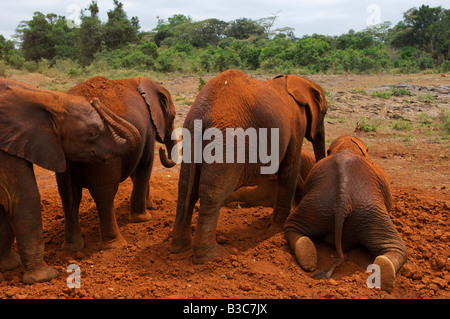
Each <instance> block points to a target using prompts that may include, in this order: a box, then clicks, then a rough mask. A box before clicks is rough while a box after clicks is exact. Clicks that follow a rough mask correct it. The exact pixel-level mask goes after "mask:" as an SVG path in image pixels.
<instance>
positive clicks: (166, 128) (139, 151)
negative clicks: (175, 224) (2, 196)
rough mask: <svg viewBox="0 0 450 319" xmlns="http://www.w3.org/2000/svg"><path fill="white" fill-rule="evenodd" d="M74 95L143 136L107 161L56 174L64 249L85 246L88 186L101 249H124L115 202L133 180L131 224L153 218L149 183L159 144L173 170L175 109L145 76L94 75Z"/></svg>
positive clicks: (75, 164)
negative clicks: (83, 206) (82, 209)
mask: <svg viewBox="0 0 450 319" xmlns="http://www.w3.org/2000/svg"><path fill="white" fill-rule="evenodd" d="M68 92H69V93H71V94H75V95H79V96H82V97H85V98H88V99H90V98H93V97H96V98H98V99H99V101H101V102H102V103H103V104H104V105H105V107H106V109H107V110H108V112H109V113H111V114H117V115H118V116H120V117H122V118H123V119H125V120H126V121H128V122H130V123H131V124H132V125H134V126H135V127H136V128H137V130H138V131H139V133H140V140H139V147H138V148H136V149H135V150H133V151H130V152H127V153H123V154H122V156H120V157H115V158H113V159H111V160H109V161H107V162H103V163H84V162H78V161H71V162H70V163H69V164H68V168H67V171H66V172H64V173H58V174H56V179H57V183H58V189H59V193H60V196H61V200H62V204H63V209H64V221H65V234H64V244H63V250H69V251H78V250H81V249H83V248H84V240H83V236H82V233H81V227H80V223H79V206H80V201H81V197H82V189H83V188H87V189H88V190H89V192H90V194H91V196H92V198H93V200H94V202H95V204H96V207H97V211H98V215H99V219H100V237H101V242H100V248H101V249H111V248H122V247H126V245H127V241H126V240H125V239H124V238H123V236H122V235H121V234H120V232H119V227H118V225H117V220H116V216H115V210H114V198H115V195H116V193H117V191H118V188H119V184H120V183H121V182H123V181H124V180H125V179H126V178H128V177H131V179H132V182H133V190H132V194H131V199H130V206H131V211H130V214H129V216H128V219H129V221H130V222H144V221H148V220H149V219H150V218H151V214H150V213H149V212H148V211H147V210H146V209H147V208H150V207H151V200H150V195H149V193H150V186H149V179H150V175H151V171H152V166H153V159H154V150H155V141H158V142H159V143H163V144H164V145H165V147H166V148H167V149H168V150H169V158H167V156H166V153H165V152H164V151H162V149H160V152H159V155H160V159H161V162H162V164H163V165H165V166H166V167H173V166H174V165H175V162H173V161H172V160H171V158H170V154H171V152H170V151H171V149H172V147H173V146H174V145H175V141H173V140H172V139H171V134H172V130H173V128H174V119H175V107H174V104H173V102H172V98H171V95H170V93H169V91H168V90H166V89H165V88H164V87H162V86H161V85H159V84H158V83H156V82H155V81H152V80H150V79H148V78H146V77H140V78H137V77H133V78H125V79H117V80H109V79H107V78H105V77H101V76H96V77H92V78H90V79H88V80H87V81H85V82H83V83H80V84H78V85H76V86H74V87H72V88H71V89H70V90H69V91H68Z"/></svg>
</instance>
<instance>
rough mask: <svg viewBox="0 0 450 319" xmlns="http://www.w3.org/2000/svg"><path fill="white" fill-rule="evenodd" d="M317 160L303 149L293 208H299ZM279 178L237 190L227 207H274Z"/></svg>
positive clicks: (272, 178)
mask: <svg viewBox="0 0 450 319" xmlns="http://www.w3.org/2000/svg"><path fill="white" fill-rule="evenodd" d="M315 163H316V160H315V158H314V154H313V153H312V152H310V151H307V150H305V149H304V148H302V151H301V165H300V175H299V177H298V182H297V188H296V191H295V195H294V200H293V202H292V208H295V207H297V205H298V204H299V203H300V200H301V198H302V189H303V184H304V182H305V180H306V177H307V176H308V174H309V172H310V171H311V169H312V168H313V166H314V164H315ZM276 189H277V177H276V176H271V177H270V178H268V179H267V180H264V181H262V182H261V184H258V185H256V186H242V187H241V188H239V189H237V190H235V191H234V192H233V194H231V196H230V198H229V199H228V200H227V203H226V206H230V205H232V204H235V203H239V204H241V205H243V206H247V207H252V206H266V207H273V205H274V204H275V199H276Z"/></svg>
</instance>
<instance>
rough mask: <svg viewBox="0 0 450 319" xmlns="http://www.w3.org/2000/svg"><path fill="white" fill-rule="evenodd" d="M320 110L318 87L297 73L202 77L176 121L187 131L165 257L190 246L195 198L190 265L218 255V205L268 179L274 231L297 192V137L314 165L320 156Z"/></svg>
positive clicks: (323, 107)
mask: <svg viewBox="0 0 450 319" xmlns="http://www.w3.org/2000/svg"><path fill="white" fill-rule="evenodd" d="M326 111H327V102H326V99H325V95H324V93H323V90H322V88H321V87H320V86H318V85H317V84H315V83H313V82H311V81H308V80H306V79H304V78H301V77H298V76H294V75H287V76H277V77H276V78H274V79H272V80H269V81H258V80H256V79H253V78H250V77H249V76H247V75H246V74H244V73H243V72H241V71H238V70H228V71H225V72H223V73H221V74H220V75H218V76H217V77H215V78H213V79H212V80H210V81H209V82H208V83H207V84H206V85H205V86H204V87H203V88H202V90H201V91H200V92H199V94H198V96H197V98H196V100H195V101H194V104H193V105H192V107H191V109H190V111H189V113H188V114H187V116H186V119H185V122H184V127H183V129H184V130H185V131H187V132H189V134H187V135H186V136H185V135H183V161H182V163H181V170H180V179H179V184H178V203H177V213H176V218H175V223H174V227H173V237H172V242H171V244H170V250H171V252H173V253H179V252H182V251H186V250H188V249H190V248H191V220H192V212H193V208H194V206H195V204H196V202H197V200H198V199H200V209H199V218H198V223H197V227H196V230H195V233H194V237H193V242H192V249H193V253H194V262H196V263H204V262H206V261H208V260H211V259H213V258H215V257H217V256H219V255H220V254H221V248H220V246H219V245H218V244H217V241H216V238H215V234H216V226H217V222H218V215H219V211H220V208H221V207H222V206H223V205H224V204H225V202H226V200H227V199H228V198H229V197H230V195H231V194H232V192H233V191H234V190H236V189H238V188H239V187H241V186H251V185H257V184H259V183H261V182H262V181H264V180H266V179H268V178H270V177H271V176H272V175H273V174H275V175H276V177H277V182H276V189H277V195H276V201H275V205H274V210H273V218H272V225H271V229H272V231H281V230H282V227H283V224H284V221H285V219H286V217H287V216H288V214H289V211H290V209H291V203H292V199H293V197H294V193H295V191H296V187H297V182H298V176H299V173H300V166H301V156H300V154H301V149H302V143H303V139H304V137H306V138H307V139H308V140H309V141H310V142H312V144H313V148H314V153H315V158H316V160H320V159H321V158H323V157H324V156H325V142H324V137H325V128H324V123H323V120H324V116H325V113H326ZM211 140H212V141H211ZM269 153H270V154H269Z"/></svg>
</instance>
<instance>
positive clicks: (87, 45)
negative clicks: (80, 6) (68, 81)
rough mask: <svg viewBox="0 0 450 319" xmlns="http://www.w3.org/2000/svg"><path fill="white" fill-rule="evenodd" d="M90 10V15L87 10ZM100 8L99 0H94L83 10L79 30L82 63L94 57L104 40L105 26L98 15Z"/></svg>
mask: <svg viewBox="0 0 450 319" xmlns="http://www.w3.org/2000/svg"><path fill="white" fill-rule="evenodd" d="M86 11H89V13H90V14H89V15H85V12H86ZM98 13H99V8H98V5H97V2H95V1H92V2H91V4H90V5H89V7H88V8H86V9H85V10H83V11H82V12H81V25H80V28H79V30H78V38H79V48H80V57H79V60H80V62H81V64H83V65H87V64H89V63H90V62H91V61H92V60H93V59H94V55H95V53H97V52H98V51H100V50H101V48H102V41H103V33H104V30H103V26H102V22H101V21H100V19H99V17H98Z"/></svg>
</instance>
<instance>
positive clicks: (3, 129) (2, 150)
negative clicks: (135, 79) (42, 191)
mask: <svg viewBox="0 0 450 319" xmlns="http://www.w3.org/2000/svg"><path fill="white" fill-rule="evenodd" d="M139 138H140V137H139V132H138V131H137V130H136V128H135V127H134V126H133V125H131V124H130V123H128V122H127V121H124V120H123V119H121V118H119V117H117V116H114V115H110V114H109V113H108V112H105V109H104V107H103V105H102V104H101V103H100V102H99V101H98V100H96V99H94V100H93V101H92V102H91V103H89V102H88V100H86V99H85V98H83V97H80V96H74V95H71V94H67V93H62V92H53V91H48V90H42V89H38V88H36V87H32V86H29V85H26V84H24V83H20V82H17V81H12V80H4V79H0V269H2V270H10V269H13V268H16V267H18V266H19V265H20V263H22V264H23V266H24V268H25V273H24V275H23V281H24V282H25V283H27V284H33V283H36V282H41V281H47V280H51V279H52V278H55V277H56V276H57V271H56V270H55V269H53V268H52V267H50V266H48V265H47V264H46V262H45V261H44V236H43V227H42V217H41V202H40V196H39V190H38V187H37V184H36V179H35V176H34V171H33V163H34V164H36V165H39V166H41V167H44V168H46V169H49V170H52V171H56V172H58V173H63V172H64V171H65V170H66V166H67V163H68V161H80V162H85V163H93V162H96V163H98V162H102V161H104V160H108V159H111V158H113V157H115V156H120V155H122V154H123V153H126V152H129V151H131V150H134V149H136V148H137V147H138V146H139ZM14 237H15V238H16V240H17V247H18V251H19V255H20V258H19V256H18V255H17V254H16V253H14V252H13V250H12V244H13V242H14Z"/></svg>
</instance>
